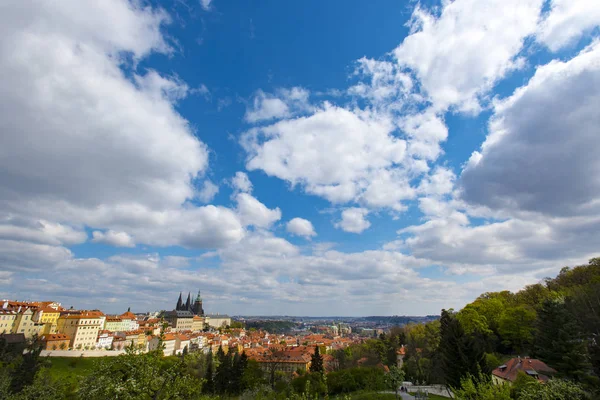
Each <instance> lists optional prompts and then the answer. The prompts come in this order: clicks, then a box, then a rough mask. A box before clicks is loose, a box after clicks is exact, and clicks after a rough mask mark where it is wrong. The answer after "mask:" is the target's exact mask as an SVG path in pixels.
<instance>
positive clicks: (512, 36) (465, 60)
mask: <svg viewBox="0 0 600 400" xmlns="http://www.w3.org/2000/svg"><path fill="white" fill-rule="evenodd" d="M542 4H543V0H489V1H479V0H457V1H452V2H444V3H443V8H442V9H441V13H440V15H439V17H438V16H435V15H433V14H431V13H430V12H428V11H427V10H424V9H422V8H420V7H417V8H416V9H415V11H414V13H413V16H412V21H411V25H410V26H411V30H412V33H411V34H410V35H409V36H407V37H406V38H405V39H404V41H403V42H402V44H401V45H400V46H398V47H397V48H396V49H395V50H394V52H393V54H394V56H395V58H396V60H397V62H398V63H399V64H400V65H401V66H405V67H409V68H411V69H412V70H413V71H415V73H416V75H417V77H418V78H419V80H420V83H421V85H422V88H423V90H424V91H425V93H426V95H427V96H428V97H429V98H430V99H431V101H432V103H433V105H434V107H435V109H436V110H444V109H446V108H448V107H450V106H456V107H458V108H459V109H461V110H465V111H476V110H478V109H479V107H480V105H479V99H478V98H479V96H481V95H482V94H484V93H485V92H486V91H488V90H489V89H491V88H492V87H493V85H494V84H495V83H496V82H497V81H498V80H499V79H500V78H502V77H504V76H505V75H506V73H507V72H509V71H510V70H512V69H515V68H518V67H519V60H518V59H516V58H515V56H517V55H518V54H519V52H520V50H521V48H522V46H523V41H524V39H525V38H526V37H527V36H529V35H531V34H532V33H534V32H535V30H536V27H537V25H536V24H537V21H538V17H539V14H540V11H541V7H542ZM506 10H510V12H507V11H506ZM507 27H510V29H507Z"/></svg>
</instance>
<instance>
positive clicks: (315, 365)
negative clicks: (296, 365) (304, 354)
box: [310, 346, 324, 374]
mask: <svg viewBox="0 0 600 400" xmlns="http://www.w3.org/2000/svg"><path fill="white" fill-rule="evenodd" d="M310 372H318V373H321V374H322V373H323V372H324V368H323V356H322V355H321V353H320V351H319V346H315V352H314V353H313V355H312V357H311V360H310Z"/></svg>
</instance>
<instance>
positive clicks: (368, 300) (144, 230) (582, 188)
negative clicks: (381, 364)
mask: <svg viewBox="0 0 600 400" xmlns="http://www.w3.org/2000/svg"><path fill="white" fill-rule="evenodd" d="M0 11H2V12H1V13H0V14H1V15H2V17H0V19H1V20H2V22H3V23H2V24H1V25H2V28H0V33H2V39H0V60H2V63H0V73H1V76H2V78H0V89H1V90H2V92H3V93H5V95H4V96H3V98H2V99H1V100H0V102H1V103H0V109H1V110H2V111H0V124H1V125H0V129H1V130H2V132H4V134H3V135H2V137H1V138H0V148H2V149H3V150H0V297H4V298H17V299H53V300H57V301H61V302H62V303H63V304H64V305H67V306H70V305H73V306H75V307H82V308H100V309H102V310H104V311H106V312H118V311H122V310H124V309H126V308H127V307H132V309H133V310H136V311H145V310H155V309H165V308H170V307H172V305H173V304H172V303H173V302H174V300H176V298H177V296H178V293H179V291H192V292H195V291H196V290H198V289H201V290H202V292H203V295H204V298H205V303H206V307H205V308H206V309H207V310H208V311H210V312H226V313H230V314H245V315H248V314H255V315H256V314H289V315H373V314H378V315H382V314H437V313H439V310H440V309H441V308H449V307H454V308H460V307H462V306H463V305H464V304H465V303H466V302H469V301H471V300H472V299H473V298H474V297H476V296H477V295H479V294H480V293H482V292H485V291H495V290H505V289H506V290H518V289H520V288H522V287H523V286H525V285H527V284H531V283H535V282H537V281H539V280H540V279H543V278H544V277H546V276H552V275H554V274H556V272H557V271H558V270H559V269H560V268H561V267H563V266H564V265H576V264H579V263H585V262H586V261H587V260H588V259H589V258H591V257H594V256H596V255H597V251H598V248H597V242H598V241H597V239H596V238H597V237H598V235H599V234H600V219H598V215H600V214H599V213H598V211H600V208H599V207H600V203H598V200H597V199H598V195H599V194H600V181H598V179H597V176H600V174H599V172H600V164H599V162H598V160H597V157H596V154H597V151H598V150H600V132H599V131H598V129H599V128H598V126H600V124H599V123H600V111H598V109H597V107H594V104H599V102H598V100H600V99H599V97H600V44H599V43H600V42H599V40H600V38H599V36H600V34H599V26H600V5H598V4H597V2H594V1H591V0H578V1H567V0H550V1H543V0H526V1H520V0H503V1H500V0H486V1H480V0H477V1H476V0H455V1H453V2H435V1H434V2H431V1H423V2H420V3H418V2H413V1H406V2H405V1H391V0H389V1H388V0H386V1H383V0H382V1H378V2H376V4H371V3H365V2H359V1H338V0H335V1H327V2H323V1H316V0H315V1H302V2H287V1H286V2H283V1H275V0H273V1H248V2H234V1H227V0H212V1H210V0H169V1H166V0H165V1H158V0H153V1H149V2H142V1H135V2H130V1H127V0H105V1H98V2H87V3H86V4H80V3H79V2H77V1H75V0H73V1H64V2H60V3H55V4H32V5H30V6H26V7H23V6H19V7H17V6H15V5H11V4H5V5H2V6H0ZM507 27H511V28H510V29H507ZM348 305H350V307H349V306H348Z"/></svg>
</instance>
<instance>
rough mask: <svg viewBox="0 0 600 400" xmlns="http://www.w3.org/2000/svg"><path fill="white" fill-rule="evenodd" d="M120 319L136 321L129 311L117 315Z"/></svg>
mask: <svg viewBox="0 0 600 400" xmlns="http://www.w3.org/2000/svg"><path fill="white" fill-rule="evenodd" d="M119 316H120V317H121V318H122V319H137V318H136V317H135V314H134V313H132V312H131V311H127V312H124V313H123V314H121V315H119Z"/></svg>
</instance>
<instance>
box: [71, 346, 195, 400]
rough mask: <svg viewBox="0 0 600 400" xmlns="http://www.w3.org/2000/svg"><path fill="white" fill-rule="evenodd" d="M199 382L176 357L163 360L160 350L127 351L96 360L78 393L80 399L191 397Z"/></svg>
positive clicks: (117, 399)
mask: <svg viewBox="0 0 600 400" xmlns="http://www.w3.org/2000/svg"><path fill="white" fill-rule="evenodd" d="M201 384H202V382H201V381H199V380H198V379H197V378H195V377H193V376H191V375H189V374H188V373H187V372H186V368H185V364H184V362H183V360H181V359H179V358H177V359H175V360H167V359H163V357H162V356H161V354H160V353H159V352H151V353H147V354H133V353H128V354H124V355H120V356H118V357H102V358H100V359H99V360H98V361H96V363H95V365H94V368H93V370H92V372H91V373H90V374H89V375H88V376H87V377H86V378H85V379H84V380H83V381H82V382H81V385H80V387H79V391H78V393H77V394H78V398H80V399H82V400H104V399H115V400H120V399H127V400H138V399H139V400H142V399H143V400H146V399H156V400H162V399H177V398H186V399H194V398H197V397H198V395H199V393H200V390H201Z"/></svg>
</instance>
